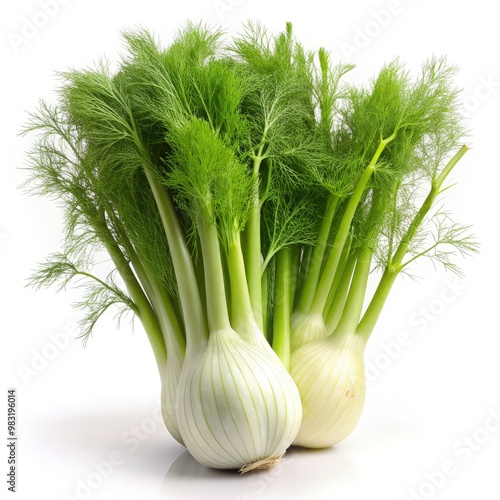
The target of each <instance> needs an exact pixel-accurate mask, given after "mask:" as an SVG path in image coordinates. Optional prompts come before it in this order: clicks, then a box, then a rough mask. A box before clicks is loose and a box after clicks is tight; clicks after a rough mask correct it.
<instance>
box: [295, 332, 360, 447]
mask: <svg viewBox="0 0 500 500" xmlns="http://www.w3.org/2000/svg"><path fill="white" fill-rule="evenodd" d="M365 345H366V340H365V339H364V338H363V337H361V336H360V335H356V334H354V333H350V334H344V335H341V336H337V335H335V336H332V335H330V336H328V337H326V338H324V339H322V340H319V341H316V342H313V343H310V344H307V345H305V346H303V347H301V348H300V349H298V350H296V351H295V352H293V353H292V356H291V369H290V373H291V375H292V377H293V379H294V381H295V383H296V384H297V387H298V389H299V392H300V396H301V400H302V408H303V415H302V424H301V426H300V430H299V433H298V434H297V437H296V438H295V440H294V442H293V444H294V445H297V446H303V447H306V448H325V447H329V446H333V445H335V444H337V443H338V442H340V441H342V440H343V439H345V438H346V437H347V436H348V435H349V434H350V433H351V432H352V431H353V430H354V428H355V427H356V425H357V424H358V421H359V419H360V416H361V412H362V410H363V404H364V399H365V387H366V384H365V373H364V361H363V354H364V348H365Z"/></svg>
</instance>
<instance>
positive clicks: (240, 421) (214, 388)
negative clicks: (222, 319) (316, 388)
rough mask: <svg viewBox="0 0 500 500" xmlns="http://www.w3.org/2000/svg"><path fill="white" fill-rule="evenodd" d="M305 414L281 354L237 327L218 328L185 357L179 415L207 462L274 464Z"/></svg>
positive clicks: (184, 432) (191, 444) (192, 447)
mask: <svg viewBox="0 0 500 500" xmlns="http://www.w3.org/2000/svg"><path fill="white" fill-rule="evenodd" d="M273 354H274V353H273ZM301 417H302V408H301V403H300V396H299V393H298V390H297V387H296V385H295V383H294V382H293V380H292V378H291V376H290V374H289V373H288V372H287V371H286V370H285V368H284V366H283V365H282V364H281V363H280V361H279V360H278V358H277V357H276V356H275V355H272V356H271V355H269V354H268V353H266V351H265V350H263V349H260V348H259V347H256V346H254V345H251V344H249V343H248V342H246V341H245V340H243V339H242V338H241V337H240V336H239V335H238V334H237V333H236V332H234V331H233V330H231V329H226V330H219V331H212V332H211V333H210V337H209V340H208V345H207V348H206V349H205V350H204V351H203V352H202V353H200V354H198V355H197V356H195V357H193V358H191V359H188V360H186V362H185V365H184V367H183V371H182V374H181V379H180V383H179V395H178V412H177V421H178V423H179V430H180V433H181V436H182V439H183V441H184V444H185V445H186V447H187V448H188V450H189V452H190V453H191V454H192V455H193V457H194V458H195V459H196V460H197V461H198V462H200V463H201V464H203V465H206V466H207V467H212V468H216V469H240V470H241V471H242V472H246V471H249V470H252V469H269V468H271V467H272V466H273V465H274V464H275V463H276V462H277V461H278V460H279V459H280V458H281V456H282V455H283V454H284V453H285V451H286V450H287V448H288V447H289V446H290V445H291V443H292V442H293V440H294V439H295V436H296V435H297V432H298V430H299V427H300V422H301Z"/></svg>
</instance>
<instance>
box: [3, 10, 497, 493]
mask: <svg viewBox="0 0 500 500" xmlns="http://www.w3.org/2000/svg"><path fill="white" fill-rule="evenodd" d="M42 4H43V0H42V1H34V0H24V1H20V2H13V1H10V2H4V4H3V8H2V10H3V12H2V14H1V16H0V17H1V21H0V23H1V28H0V32H1V38H0V50H1V61H2V73H1V78H0V82H1V83H0V85H1V89H2V92H1V94H0V95H1V103H0V104H1V105H0V111H1V119H0V127H1V133H0V140H1V151H2V160H1V167H0V176H1V178H0V203H1V210H0V257H1V260H0V262H1V274H0V282H1V292H0V293H1V297H0V304H1V305H0V307H1V309H0V312H1V315H0V328H1V337H0V338H1V342H2V348H1V352H2V370H3V378H4V380H5V382H4V387H5V389H4V390H6V388H7V387H16V388H17V391H18V419H19V421H18V434H19V436H20V438H19V442H18V458H19V467H18V492H17V493H16V495H17V496H15V497H14V496H13V495H12V494H11V493H8V492H7V490H6V489H7V485H6V483H5V482H4V479H2V484H1V485H0V490H1V495H0V496H1V497H2V498H10V496H12V497H13V498H20V499H23V500H24V499H32V498H37V499H39V500H44V499H58V500H59V499H64V498H66V499H68V498H74V499H77V498H78V499H80V498H84V497H86V498H91V499H92V500H94V499H95V500H97V499H111V500H117V499H120V500H128V499H137V498H147V499H148V500H158V499H205V498H207V499H209V498H214V499H221V500H225V499H228V500H229V499H231V500H261V499H277V500H279V499H285V498H287V499H295V498H304V497H305V498H309V499H311V500H316V499H323V498H325V499H326V498H337V499H342V500H351V499H362V498H370V499H372V500H378V499H380V500H407V499H412V500H419V499H420V498H426V499H428V498H435V499H440V500H445V499H453V500H461V499H470V498H481V499H485V500H486V499H488V500H489V499H498V498H500V480H499V477H500V474H499V466H500V430H499V429H500V423H498V424H496V426H494V425H490V424H492V422H493V421H492V417H489V415H493V414H496V415H497V418H498V419H499V420H500V415H499V413H500V390H499V381H500V363H499V352H500V340H499V338H500V331H499V330H498V323H497V320H496V317H497V314H498V308H499V300H498V299H499V293H498V283H500V275H499V270H498V265H497V263H498V243H499V238H498V232H499V230H498V227H499V226H498V221H499V215H500V214H499V210H498V199H499V197H498V186H499V181H500V176H499V165H498V156H499V155H498V144H499V127H498V116H499V114H500V105H499V104H500V66H499V61H500V60H499V57H498V47H499V46H500V30H499V29H498V15H497V14H496V10H493V7H492V6H493V5H494V4H493V2H491V1H486V0H476V1H474V2H468V3H467V4H465V5H467V7H463V5H464V4H462V3H460V2H454V1H440V2H435V1H432V0H413V1H410V0H400V1H399V2H398V1H397V0H393V1H390V0H380V1H379V0H376V1H375V0H374V1H369V0H363V1H357V2H352V1H351V2H350V1H347V0H337V1H335V2H327V1H319V0H308V1H307V2H306V1H304V2H300V1H299V2H277V1H272V0H257V1H250V0H220V1H214V0H198V1H188V0H184V1H179V2H172V1H171V2H167V1H163V2H160V1H152V0H141V1H140V2H118V1H108V2H106V1H104V0H99V1H97V0H86V1H83V0H64V2H63V1H62V0H52V1H48V2H47V4H50V5H51V8H50V9H49V11H50V15H49V16H47V15H44V14H43V8H42ZM46 8H47V9H48V7H46ZM188 19H191V20H200V19H203V20H205V21H207V22H209V23H211V24H222V25H223V26H224V27H226V28H227V30H228V32H229V33H236V32H238V31H239V30H240V29H241V24H242V23H243V22H245V21H246V20H248V19H256V20H260V21H262V22H263V23H264V24H266V25H267V26H268V27H269V29H270V30H271V31H273V32H276V31H277V30H280V29H282V28H283V27H284V23H285V21H287V20H291V21H292V22H293V23H294V25H295V30H296V34H297V36H298V37H299V39H300V40H301V41H302V42H303V43H304V44H305V45H306V47H308V48H310V49H314V48H317V47H319V46H322V45H323V46H325V47H326V48H328V49H330V50H331V51H332V53H333V58H334V59H342V60H344V61H351V62H355V63H356V64H357V65H358V68H357V69H356V70H355V71H353V72H352V73H351V74H350V75H349V77H348V79H349V80H350V81H353V82H354V81H366V79H367V78H369V77H371V76H373V75H375V74H376V72H377V71H378V69H379V68H380V67H381V65H382V64H383V63H384V62H386V61H388V60H390V59H392V58H393V57H396V56H400V57H401V59H402V60H403V61H406V62H407V63H408V66H409V68H410V69H412V70H418V68H419V66H420V64H421V63H422V62H423V61H424V60H425V59H426V58H428V57H429V56H431V55H432V54H436V55H445V54H446V55H447V56H448V58H449V60H450V62H453V63H455V64H457V65H458V66H459V67H460V72H459V74H458V76H457V85H458V86H459V87H462V88H463V89H464V93H463V96H464V101H465V111H466V113H467V115H468V126H469V127H470V129H471V135H470V137H469V143H470V145H471V146H472V150H471V151H470V152H469V153H468V154H467V155H466V157H465V158H464V159H463V161H462V162H461V163H460V165H459V166H458V167H457V168H456V169H455V171H454V173H453V175H452V179H451V181H452V182H458V185H457V186H456V187H454V188H453V190H451V191H449V192H448V193H447V207H448V208H449V209H451V210H453V212H454V213H455V215H456V219H457V220H459V221H460V222H463V223H467V224H468V223H471V224H473V225H474V228H473V231H474V233H475V234H476V235H477V237H478V239H479V240H480V242H481V254H480V255H479V256H476V257H474V258H471V259H468V260H467V261H465V262H464V264H463V269H464V271H465V278H463V279H457V278H454V277H453V276H449V275H447V274H445V273H443V272H441V271H440V270H434V269H433V268H432V267H427V268H423V269H422V270H421V273H420V274H421V275H423V276H424V277H425V279H424V280H422V281H421V282H420V283H418V284H415V283H413V282H411V281H404V280H403V281H400V282H399V283H398V285H397V287H396V289H395V291H394V292H393V294H392V296H391V299H390V301H389V303H388V305H387V307H386V311H385V312H384V314H383V317H382V318H381V321H380V323H379V326H378V328H377V330H376V332H375V333H374V336H373V338H372V339H371V340H370V343H369V346H368V350H367V353H366V361H367V364H368V373H369V378H370V379H371V381H370V383H369V387H368V396H367V401H366V406H365V412H364V415H363V417H362V420H361V422H360V424H359V427H358V428H357V430H356V431H355V432H354V433H353V434H352V435H351V436H350V437H349V438H348V439H347V440H346V441H344V442H343V443H341V444H340V445H338V447H336V448H335V449H332V450H325V451H319V452H311V451H297V450H295V451H292V452H290V453H289V454H288V455H287V456H288V460H286V461H285V462H283V464H282V465H280V466H278V467H277V468H276V469H275V470H274V471H271V472H269V473H261V474H254V475H248V476H246V477H245V476H243V477H239V476H238V475H236V474H233V473H221V472H214V471H209V470H207V469H204V468H203V467H201V466H199V465H197V464H196V462H194V461H193V460H192V459H190V458H189V456H188V455H187V454H186V452H185V451H184V450H183V448H182V447H180V446H179V445H178V444H176V443H175V442H174V441H173V440H172V439H171V438H170V437H169V436H168V435H167V432H166V430H165V428H164V427H163V424H160V423H158V422H157V420H155V417H156V416H157V410H158V400H159V379H158V376H157V373H156V367H155V363H154V360H153V356H152V354H151V352H150V350H149V347H148V345H147V340H146V337H145V335H144V332H143V331H142V329H141V327H140V325H138V324H136V327H135V331H134V330H133V328H132V326H131V325H130V324H129V323H128V322H127V321H125V322H124V323H122V325H121V328H120V329H119V330H118V329H117V328H116V325H115V324H114V323H113V321H112V319H113V318H112V315H109V316H107V317H105V318H104V319H103V320H102V322H101V323H100V324H99V325H98V328H97V329H96V331H95V334H94V336H93V337H92V338H91V340H90V342H89V343H88V346H87V347H86V348H85V349H83V348H82V346H81V344H80V342H79V341H76V340H68V339H69V338H70V337H71V338H73V337H75V335H76V334H77V333H78V332H77V331H76V330H75V329H74V323H75V321H76V320H77V319H78V316H77V314H76V313H75V312H74V310H72V309H71V307H70V304H71V302H72V301H73V300H75V299H77V298H78V292H75V291H71V292H68V293H60V294H56V293H55V290H47V291H42V292H35V291H33V290H31V289H27V288H25V287H24V286H25V279H26V278H27V276H28V275H29V274H30V270H31V269H32V268H33V267H34V266H35V264H36V263H37V262H39V261H41V260H42V259H43V257H44V256H45V255H47V254H48V253H50V252H51V251H55V250H57V249H58V247H59V244H60V239H61V218H60V214H59V212H58V210H57V208H56V207H55V206H54V205H53V204H52V203H50V202H49V201H47V200H44V199H38V198H37V199H35V198H30V197H27V196H26V195H24V194H23V193H22V192H21V191H20V190H19V189H18V186H19V185H20V184H21V182H22V181H23V180H25V173H24V172H23V171H22V170H21V167H22V166H23V164H24V162H25V151H26V150H27V149H28V148H29V146H30V141H31V140H32V139H31V138H27V139H23V138H20V137H19V136H18V135H17V134H18V132H19V130H20V128H21V124H22V123H23V122H24V121H25V120H26V111H27V110H33V109H34V107H35V106H36V103H37V100H38V99H39V98H44V99H47V100H49V101H50V102H54V99H55V97H54V94H53V89H54V88H55V86H56V85H57V81H56V78H55V71H61V70H64V69H66V68H68V67H70V66H73V67H77V68H81V67H83V66H86V65H91V64H92V63H93V62H95V61H97V60H98V59H99V57H100V56H102V55H103V54H105V55H106V56H107V57H108V58H110V59H111V60H115V61H116V60H117V58H118V54H119V52H120V50H121V42H120V40H119V36H118V32H119V30H121V29H123V28H127V27H131V26H134V25H138V24H141V25H143V26H145V27H148V28H150V29H152V30H155V32H156V33H157V34H158V35H160V36H161V38H162V39H163V41H164V42H168V41H170V40H171V37H172V35H173V34H174V32H175V31H176V29H177V28H178V27H180V26H181V25H182V24H183V23H184V22H185V21H186V20H188ZM30 22H35V23H37V24H38V25H39V27H35V28H34V29H33V27H32V28H31V31H30V30H29V29H28V27H27V24H28V23H30ZM405 333H406V335H404V334H405ZM402 334H403V336H404V338H406V339H407V341H406V343H405V345H404V346H401V343H399V347H398V345H397V344H396V342H397V341H398V338H400V336H401V335H402ZM55 338H57V339H59V341H58V342H59V347H57V346H55V344H54V342H55V341H54V339H55ZM390 356H392V357H390ZM48 358H51V359H48ZM28 369H30V370H32V371H31V372H29V371H27V370H28ZM23 374H24V375H23ZM1 399H2V403H1V408H2V409H3V410H2V413H4V414H5V413H6V406H7V403H6V399H7V398H6V394H5V393H4V395H3V396H2V398H1ZM4 425H5V418H3V419H2V426H4ZM485 425H486V427H485ZM4 432H5V431H2V432H1V433H0V434H1V435H4ZM134 432H135V433H136V434H137V433H138V434H137V435H138V436H139V437H135V438H133V437H132V434H133V433H134ZM468 439H470V441H468ZM1 449H2V450H4V451H2V452H1V453H0V462H1V463H2V468H0V470H2V478H5V475H4V472H3V471H6V468H7V466H6V461H7V457H6V455H7V448H5V446H4V445H2V446H1ZM110 458H114V459H117V461H116V460H115V465H114V466H113V469H112V470H110V468H109V466H108V467H107V468H106V467H105V466H103V465H102V463H103V462H104V461H109V460H110ZM99 463H100V464H101V474H100V475H98V474H97V473H96V464H99ZM4 464H5V465H4ZM102 467H105V469H102ZM443 467H444V469H446V473H447V474H446V475H443V474H442V473H436V471H439V470H443ZM103 476H107V477H105V478H103ZM85 481H90V483H91V489H90V490H89V491H85V489H84V488H80V489H79V488H78V485H79V484H80V485H81V484H82V482H85ZM432 483H434V484H432ZM413 492H414V493H413ZM4 493H5V496H4ZM65 495H69V496H65Z"/></svg>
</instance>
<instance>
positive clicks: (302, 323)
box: [290, 311, 327, 352]
mask: <svg viewBox="0 0 500 500" xmlns="http://www.w3.org/2000/svg"><path fill="white" fill-rule="evenodd" d="M290 322H291V323H290V328H291V335H290V349H291V352H293V351H296V350H297V349H299V348H300V347H302V346H303V345H306V344H309V343H311V342H315V341H316V340H320V339H322V338H324V337H326V335H327V330H326V325H325V320H324V319H323V315H322V314H321V313H317V314H316V313H303V312H300V311H295V312H294V313H293V314H292V316H291V318H290Z"/></svg>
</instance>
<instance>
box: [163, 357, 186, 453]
mask: <svg viewBox="0 0 500 500" xmlns="http://www.w3.org/2000/svg"><path fill="white" fill-rule="evenodd" d="M181 370H182V359H180V357H179V356H174V355H168V356H167V363H166V366H165V370H164V372H163V374H162V383H161V413H162V416H163V421H164V422H165V426H166V428H167V430H168V432H170V434H171V435H172V437H173V438H174V439H175V440H176V441H177V442H179V443H180V444H184V443H183V441H182V437H181V433H180V431H179V425H178V424H177V393H178V385H179V379H180V376H181Z"/></svg>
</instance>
